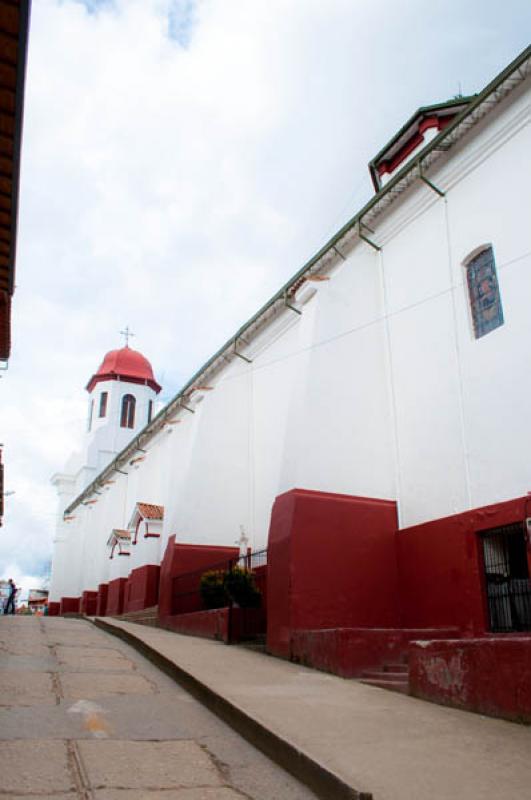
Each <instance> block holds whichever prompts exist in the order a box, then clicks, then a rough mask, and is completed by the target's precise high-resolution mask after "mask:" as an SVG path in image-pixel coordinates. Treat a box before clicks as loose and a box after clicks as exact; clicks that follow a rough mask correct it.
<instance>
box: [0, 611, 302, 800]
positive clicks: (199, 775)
mask: <svg viewBox="0 0 531 800" xmlns="http://www.w3.org/2000/svg"><path fill="white" fill-rule="evenodd" d="M0 706H1V707H2V711H1V719H2V725H1V730H0V738H1V739H2V741H1V743H0V798H2V800H6V799H8V798H19V797H28V798H29V797H39V798H41V800H59V798H61V800H69V799H70V798H71V800H74V798H94V800H119V799H120V798H124V800H125V798H132V799H134V798H138V799H139V800H140V798H142V800H144V798H145V800H149V798H152V797H153V798H154V797H164V798H166V800H241V799H242V798H248V800H249V799H250V798H252V800H279V798H282V800H311V798H313V797H314V795H313V794H312V793H311V792H310V791H309V790H308V789H306V788H305V787H303V786H302V785H300V784H299V783H297V781H295V780H294V779H293V778H291V776H289V775H287V774H286V773H284V772H283V771H282V770H281V769H279V768H278V767H277V766H276V765H274V764H273V763H272V762H270V761H269V760H268V759H267V758H265V757H264V756H263V755H262V754H261V753H259V752H258V751H257V750H255V749H254V748H253V747H252V746H251V745H249V744H248V743H247V742H245V741H244V740H243V739H242V738H240V737H239V736H238V735H237V734H236V733H235V732H234V731H232V730H231V729H230V728H229V727H227V726H226V725H225V724H224V723H223V722H221V721H220V720H218V719H217V718H216V717H215V716H213V715H212V714H211V713H210V712H209V711H207V710H206V709H205V708H203V707H202V706H201V705H200V704H199V703H198V702H197V701H195V700H194V699H193V698H192V697H191V696H190V695H189V694H188V693H186V692H185V691H183V690H182V689H181V688H179V687H178V686H177V685H176V684H175V683H174V682H173V681H172V680H171V679H170V678H168V677H167V676H166V675H164V674H162V673H161V672H160V671H159V670H158V669H157V668H156V667H154V666H152V665H151V664H150V663H149V662H148V661H147V660H146V659H144V658H143V657H142V656H140V655H138V654H137V653H135V651H134V650H133V649H132V648H130V647H129V646H128V645H127V644H124V643H122V642H120V641H118V640H117V639H115V638H113V637H111V636H109V635H108V634H106V633H104V632H101V631H99V630H97V629H96V628H94V627H92V625H91V624H90V623H88V622H85V621H82V620H77V619H49V618H40V619H37V618H35V617H0Z"/></svg>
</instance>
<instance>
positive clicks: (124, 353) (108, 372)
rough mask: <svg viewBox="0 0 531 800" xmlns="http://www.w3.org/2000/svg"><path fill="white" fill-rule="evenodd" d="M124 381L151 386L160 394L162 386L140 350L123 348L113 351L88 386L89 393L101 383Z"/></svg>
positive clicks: (106, 357)
mask: <svg viewBox="0 0 531 800" xmlns="http://www.w3.org/2000/svg"><path fill="white" fill-rule="evenodd" d="M117 380H124V381H129V383H142V384H145V385H147V386H151V388H152V389H154V390H155V392H156V393H157V394H158V393H159V392H160V390H161V388H162V387H161V386H159V384H158V383H157V381H156V380H155V377H154V375H153V369H152V367H151V364H150V363H149V361H148V360H147V358H145V356H143V355H142V353H139V352H138V350H131V348H130V347H122V349H121V350H111V351H110V352H109V353H107V355H106V356H105V358H104V359H103V362H102V364H101V366H100V368H99V370H98V371H97V372H96V373H95V374H94V375H93V376H92V378H91V379H90V381H89V382H88V384H87V392H91V391H92V390H93V389H94V387H95V386H96V384H97V383H99V382H100V381H117Z"/></svg>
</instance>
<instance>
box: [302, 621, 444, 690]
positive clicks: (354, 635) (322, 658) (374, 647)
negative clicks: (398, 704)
mask: <svg viewBox="0 0 531 800" xmlns="http://www.w3.org/2000/svg"><path fill="white" fill-rule="evenodd" d="M457 635H458V631H457V629H456V628H453V629H452V628H449V629H442V628H438V629H435V630H427V629H423V630H407V629H396V628H395V629H393V628H387V629H385V628H331V629H328V630H312V631H309V630H300V631H293V633H292V637H291V659H292V660H293V661H297V662H299V663H300V664H305V665H306V666H308V667H314V668H316V669H321V670H323V671H324V672H332V673H334V675H341V677H343V678H356V677H359V676H360V675H361V674H362V673H363V672H364V671H365V670H367V669H376V668H378V667H381V665H382V664H386V663H401V662H404V661H405V659H406V656H407V654H408V649H409V643H410V642H411V641H413V640H415V639H444V638H448V637H455V636H457Z"/></svg>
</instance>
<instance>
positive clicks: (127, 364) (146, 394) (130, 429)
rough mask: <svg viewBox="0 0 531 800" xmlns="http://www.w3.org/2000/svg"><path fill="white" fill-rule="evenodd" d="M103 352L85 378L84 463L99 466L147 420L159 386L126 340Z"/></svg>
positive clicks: (151, 412) (123, 444) (120, 448)
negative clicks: (85, 421) (95, 367)
mask: <svg viewBox="0 0 531 800" xmlns="http://www.w3.org/2000/svg"><path fill="white" fill-rule="evenodd" d="M125 335H126V345H125V347H122V348H121V349H120V350H111V351H110V352H109V353H107V354H106V356H105V358H104V359H103V361H102V363H101V365H100V367H99V369H98V370H97V372H95V373H94V375H93V376H92V377H91V379H90V380H89V382H88V384H87V386H86V389H87V392H88V394H89V400H88V414H87V432H86V437H87V438H86V463H87V466H89V467H93V468H96V469H97V470H100V469H102V468H103V467H104V466H105V465H106V464H107V463H108V462H109V461H110V460H111V459H112V458H113V456H114V455H115V454H116V453H118V452H119V451H120V450H122V449H123V448H124V447H125V446H126V445H127V443H128V442H129V441H130V440H131V439H132V438H133V436H135V435H136V434H137V433H138V432H139V431H140V430H142V428H143V427H144V426H145V425H147V423H148V422H150V421H151V418H152V417H153V413H154V406H155V399H156V396H157V394H158V393H159V392H160V390H161V387H160V385H159V384H158V383H157V381H156V380H155V377H154V375H153V369H152V367H151V364H150V363H149V361H148V360H147V358H145V356H143V355H142V353H139V352H138V351H137V350H132V349H131V348H130V347H129V344H128V337H129V336H131V334H130V333H129V330H128V329H127V331H126V334H125Z"/></svg>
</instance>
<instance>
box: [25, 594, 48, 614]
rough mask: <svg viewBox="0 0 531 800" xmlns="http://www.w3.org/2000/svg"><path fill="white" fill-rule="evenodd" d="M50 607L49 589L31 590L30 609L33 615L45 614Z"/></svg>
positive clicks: (29, 597) (29, 595) (29, 596)
mask: <svg viewBox="0 0 531 800" xmlns="http://www.w3.org/2000/svg"><path fill="white" fill-rule="evenodd" d="M47 606H48V590H47V589H30V590H29V593H28V608H29V609H30V611H31V612H32V614H43V613H44V611H45V609H46V608H47Z"/></svg>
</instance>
